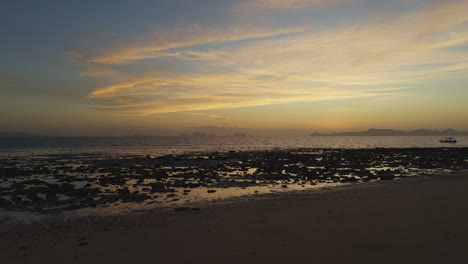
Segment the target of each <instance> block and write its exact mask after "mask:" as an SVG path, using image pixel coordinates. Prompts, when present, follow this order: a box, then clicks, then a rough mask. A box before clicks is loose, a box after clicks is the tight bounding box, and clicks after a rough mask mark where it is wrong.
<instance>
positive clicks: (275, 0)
mask: <svg viewBox="0 0 468 264" xmlns="http://www.w3.org/2000/svg"><path fill="white" fill-rule="evenodd" d="M346 2H351V0H253V1H252V0H250V1H244V2H242V3H240V4H239V6H238V8H240V9H241V10H252V9H264V10H265V9H266V10H282V11H284V10H304V9H310V8H312V9H321V8H327V7H332V6H335V5H338V4H343V3H346Z"/></svg>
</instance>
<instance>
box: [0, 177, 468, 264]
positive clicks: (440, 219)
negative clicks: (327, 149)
mask: <svg viewBox="0 0 468 264" xmlns="http://www.w3.org/2000/svg"><path fill="white" fill-rule="evenodd" d="M467 198H468V174H466V173H465V174H452V175H434V176H424V177H416V178H412V179H404V180H397V181H386V182H375V183H366V184H355V185H351V186H340V187H336V188H333V189H330V190H325V191H303V192H293V193H286V194H276V195H264V196H262V197H261V198H256V199H253V200H252V199H238V200H230V201H225V202H217V203H210V204H205V205H202V206H200V209H199V210H193V211H185V210H183V211H178V212H176V211H173V210H171V211H166V212H148V213H144V214H136V215H132V216H119V217H108V218H95V219H90V218H88V219H82V220H81V221H76V222H73V223H70V222H53V223H49V224H47V225H39V224H36V225H22V226H16V227H14V228H10V229H8V230H5V231H4V232H2V234H1V242H0V243H1V245H0V246H1V251H0V259H1V260H2V263H285V262H287V263H299V262H308V263H343V262H347V263H465V262H466V261H467V260H468V251H466V245H467V243H468V241H467V240H468V239H467V237H468V211H467V210H466V205H465V201H466V200H467Z"/></svg>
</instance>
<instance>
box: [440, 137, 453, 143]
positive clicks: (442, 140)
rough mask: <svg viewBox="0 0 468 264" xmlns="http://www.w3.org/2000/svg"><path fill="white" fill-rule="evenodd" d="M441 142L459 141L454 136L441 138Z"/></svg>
mask: <svg viewBox="0 0 468 264" xmlns="http://www.w3.org/2000/svg"><path fill="white" fill-rule="evenodd" d="M440 143H457V140H456V139H454V138H444V139H441V140H440Z"/></svg>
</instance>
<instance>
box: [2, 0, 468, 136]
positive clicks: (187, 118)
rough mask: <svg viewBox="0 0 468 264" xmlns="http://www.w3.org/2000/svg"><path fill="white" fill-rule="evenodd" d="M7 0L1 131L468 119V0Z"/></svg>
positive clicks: (329, 127)
mask: <svg viewBox="0 0 468 264" xmlns="http://www.w3.org/2000/svg"><path fill="white" fill-rule="evenodd" d="M1 5H2V7H1V8H0V30H1V33H2V41H1V42H0V54H1V58H2V62H1V63H0V91H1V96H0V131H4V132H27V133H35V134H47V135H63V136H91V135H99V136H105V135H133V134H147V135H172V134H174V133H179V132H183V131H189V130H190V129H192V128H194V127H205V126H216V127H240V128H249V129H264V130H267V129H270V130H271V129H298V130H307V131H316V132H338V131H359V130H366V129H368V128H394V129H401V130H412V129H420V128H427V129H446V128H454V129H457V130H468V103H467V98H468V87H467V83H468V82H467V81H468V1H461V0H443V1H442V0H439V1H434V0H217V1H214V0H151V1H150V0H140V1H138V0H132V1H129V0H128V1H124V0H112V1H111V0H99V1H96V0H81V1H71V0H42V1H33V0H15V1H13V0H7V1H2V3H1Z"/></svg>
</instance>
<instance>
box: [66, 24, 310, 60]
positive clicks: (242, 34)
mask: <svg viewBox="0 0 468 264" xmlns="http://www.w3.org/2000/svg"><path fill="white" fill-rule="evenodd" d="M303 30H305V28H304V27H294V28H286V29H272V28H269V29H265V28H248V29H247V28H242V27H236V26H231V27H227V28H206V27H201V26H196V25H194V26H191V27H189V28H180V29H174V30H161V31H159V32H156V33H154V34H152V36H150V37H147V38H150V40H144V39H143V40H138V41H134V42H130V43H118V44H113V45H111V46H106V47H105V48H103V49H101V50H99V51H97V52H99V54H88V53H87V52H85V51H84V50H83V49H75V50H72V51H71V52H72V53H73V54H74V55H75V56H76V57H80V58H81V59H82V60H84V61H85V62H87V63H98V64H128V63H131V62H133V61H137V60H143V59H157V58H161V57H178V56H180V52H178V50H177V49H183V48H187V47H192V46H197V45H207V44H220V43H224V42H233V41H242V40H252V39H261V38H267V37H273V36H279V35H284V34H288V33H294V32H299V31H303Z"/></svg>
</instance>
